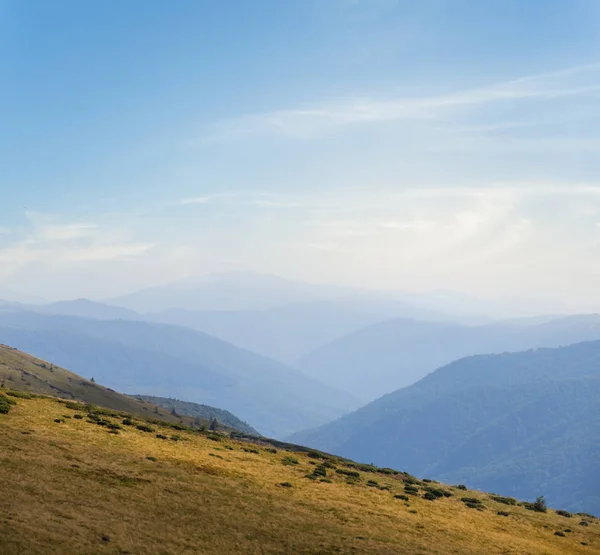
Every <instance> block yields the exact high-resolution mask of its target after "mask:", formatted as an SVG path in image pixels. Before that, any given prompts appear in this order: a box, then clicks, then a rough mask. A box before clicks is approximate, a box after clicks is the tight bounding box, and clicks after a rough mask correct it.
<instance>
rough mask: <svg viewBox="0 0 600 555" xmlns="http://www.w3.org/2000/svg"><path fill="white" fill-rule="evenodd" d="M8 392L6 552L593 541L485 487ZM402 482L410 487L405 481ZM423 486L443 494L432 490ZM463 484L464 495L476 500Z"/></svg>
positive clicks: (543, 547) (3, 476) (466, 548)
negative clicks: (148, 426)
mask: <svg viewBox="0 0 600 555" xmlns="http://www.w3.org/2000/svg"><path fill="white" fill-rule="evenodd" d="M0 395H2V394H1V393H0ZM11 399H12V397H11ZM15 401H16V405H13V406H12V407H11V410H10V411H9V412H8V414H0V483H2V492H1V494H0V525H1V527H2V534H1V535H0V552H1V553H3V554H4V555H12V554H20V553H28V554H37V553H43V554H52V553H57V554H62V553H73V554H79V553H82V554H83V553H85V554H96V553H99V554H101V553H121V554H123V553H129V554H141V553H144V554H149V555H152V554H162V553H203V554H212V553H214V554H220V555H221V554H227V553H247V554H253V553H257V554H258V553H261V554H263V553H306V554H308V553H311V554H312V553H323V554H324V553H379V554H392V553H394V554H396V553H403V554H409V555H410V554H417V553H419V554H446V553H472V554H480V553H486V554H494V553H503V554H517V553H519V554H529V553H531V554H534V553H535V554H548V555H550V554H556V555H558V554H565V553H597V552H598V549H599V548H600V522H599V521H598V520H597V519H595V518H593V517H591V516H585V515H581V516H571V517H570V518H568V517H565V516H561V515H559V514H557V513H556V512H555V511H552V510H549V511H548V512H546V513H537V512H533V511H530V510H527V509H526V508H525V507H524V506H521V505H506V504H504V503H502V502H499V501H497V500H494V499H492V497H491V496H490V495H488V494H485V493H481V492H473V491H463V490H461V489H458V488H452V487H448V486H442V485H440V484H432V483H425V482H420V481H415V480H414V479H412V478H411V477H410V476H408V475H405V474H402V473H396V474H392V473H391V471H389V470H388V471H385V470H382V469H376V468H374V467H366V466H360V465H354V464H353V463H350V462H349V461H344V460H340V459H337V458H334V457H329V456H324V455H320V454H317V453H305V452H298V453H296V452H294V453H290V452H288V451H282V450H281V449H277V450H276V449H273V448H272V447H271V446H270V445H269V444H267V443H258V444H252V443H248V442H245V441H240V440H235V439H232V438H229V437H227V436H226V435H220V434H211V433H208V432H204V433H202V432H199V431H196V432H194V431H191V430H183V431H182V430H177V431H175V430H173V429H172V428H170V427H167V426H163V427H158V426H156V425H154V430H152V431H146V432H144V431H142V430H140V429H138V428H137V427H136V424H137V425H140V426H142V428H143V426H144V424H143V423H142V422H140V421H139V420H136V421H135V422H134V423H133V424H134V425H133V426H124V425H122V424H121V422H122V419H123V416H124V415H123V414H119V413H116V412H115V413H112V415H111V414H107V412H106V411H104V412H101V413H100V414H101V417H102V419H103V421H104V422H105V424H104V425H102V426H98V425H97V420H95V419H97V418H98V416H97V415H96V414H95V413H94V412H93V411H92V412H91V413H89V414H86V413H87V412H88V411H89V410H90V409H89V408H88V407H84V406H83V405H81V406H77V405H75V404H73V403H67V402H65V401H61V400H57V399H54V398H48V397H40V398H34V399H23V398H17V399H16V400H15ZM76 415H77V416H78V417H80V418H75V416H76ZM109 425H110V426H112V427H113V428H114V427H120V428H122V429H120V430H119V429H112V430H111V429H110V426H109ZM115 432H116V433H115ZM157 434H159V435H161V436H162V437H163V439H161V438H159V437H157ZM338 471H341V472H342V473H340V472H338ZM348 473H357V475H358V478H352V476H349V475H348ZM307 475H309V476H312V478H307V477H306V476H307ZM321 480H325V481H321ZM411 485H412V487H413V488H415V489H417V494H416V495H413V494H410V493H406V488H407V487H408V488H409V489H410V487H411ZM428 488H429V489H431V491H437V490H443V491H445V492H447V493H450V494H452V496H451V497H444V496H442V497H440V498H436V499H435V500H432V501H430V500H427V499H426V498H424V494H425V493H426V492H427V489H428ZM396 495H400V496H405V497H406V499H407V500H406V501H405V500H404V499H402V498H397V497H395V496H396ZM433 497H435V496H433ZM462 497H464V498H473V499H474V500H475V502H473V501H471V500H469V501H468V502H469V503H470V504H471V505H472V506H473V508H470V507H468V506H467V504H466V503H465V502H463V501H461V498H462ZM505 501H506V500H505ZM478 507H479V510H478ZM498 511H504V512H506V513H508V516H502V515H499V514H497V513H498ZM582 522H584V523H586V524H580V523H582ZM557 533H558V534H557Z"/></svg>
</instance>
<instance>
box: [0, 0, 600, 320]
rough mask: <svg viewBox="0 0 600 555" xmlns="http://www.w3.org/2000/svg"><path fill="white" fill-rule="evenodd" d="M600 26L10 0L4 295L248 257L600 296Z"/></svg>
mask: <svg viewBox="0 0 600 555" xmlns="http://www.w3.org/2000/svg"><path fill="white" fill-rule="evenodd" d="M599 27H600V3H598V2H596V1H593V0H587V1H578V0H573V1H567V0H560V1H559V0H529V1H527V2H523V1H522V0H521V1H512V0H504V1H500V0H497V1H489V2H479V1H476V0H437V1H434V0H422V1H419V2H411V1H402V0H397V1H395V0H370V1H367V0H328V1H325V0H314V1H312V0H302V1H300V0H298V1H293V0H289V1H285V2H283V1H275V0H273V1H261V0H256V1H254V2H246V1H242V0H239V1H232V0H230V1H228V0H223V1H219V2H213V1H210V2H209V1H185V0H178V1H177V2H166V1H164V0H163V1H153V0H144V1H141V0H129V1H128V2H117V1H113V0H104V1H88V2H80V1H77V0H73V1H63V0H55V1H53V2H46V1H41V0H40V1H35V0H28V1H26V2H22V1H13V0H0V83H1V84H2V87H1V88H0V120H1V123H0V193H1V197H0V198H1V199H2V205H3V208H4V210H2V219H1V220H0V292H1V291H2V288H3V287H4V288H5V289H13V290H14V289H16V290H19V291H22V292H23V293H27V294H38V295H42V296H44V297H47V298H67V297H75V296H90V297H95V298H103V297H108V296H111V295H116V294H119V293H124V292H127V291H130V290H133V289H136V288H138V287H144V286H148V285H153V284H158V283H165V282H168V281H171V280H177V279H184V278H186V277H189V276H192V275H198V274H203V273H206V272H213V271H224V270H229V269H245V270H255V271H264V272H271V273H276V274H279V275H284V276H288V277H297V278H300V279H307V280H311V281H327V282H336V283H344V284H349V285H358V286H367V287H373V288H386V289H392V288H398V289H408V290H417V289H429V288H431V289H436V288H449V289H456V290H460V291H465V292H472V293H475V294H478V295H484V296H503V295H506V296H539V297H541V298H544V299H556V300H560V302H561V304H564V303H565V302H567V303H570V304H571V305H572V306H573V307H577V308H578V309H579V308H581V309H584V308H590V309H592V308H593V309H597V310H600V293H597V292H596V291H599V290H600V289H599V288H598V282H599V279H600V256H598V255H599V254H600V243H599V241H600V157H599V156H598V153H599V150H600V136H599V134H600V133H599V131H598V129H600V126H599V125H598V124H599V122H600V103H599V102H598V100H599V99H600V43H599V40H598V37H599V36H600V33H599V32H598V31H599V30H600V29H599ZM549 307H550V305H549Z"/></svg>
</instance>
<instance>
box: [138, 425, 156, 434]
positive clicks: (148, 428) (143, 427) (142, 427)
mask: <svg viewBox="0 0 600 555" xmlns="http://www.w3.org/2000/svg"><path fill="white" fill-rule="evenodd" d="M136 428H137V429H138V430H139V431H140V432H153V431H154V428H152V427H151V426H146V424H139V425H138V426H136Z"/></svg>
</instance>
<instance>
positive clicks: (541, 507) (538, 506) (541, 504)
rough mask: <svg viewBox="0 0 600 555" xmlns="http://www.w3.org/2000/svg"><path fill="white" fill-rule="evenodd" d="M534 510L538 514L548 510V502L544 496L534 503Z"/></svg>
mask: <svg viewBox="0 0 600 555" xmlns="http://www.w3.org/2000/svg"><path fill="white" fill-rule="evenodd" d="M533 510H534V511H536V512H538V513H545V512H546V511H547V510H548V507H547V506H546V500H545V499H544V496H543V495H540V496H539V497H538V498H537V499H536V500H535V502H534V503H533Z"/></svg>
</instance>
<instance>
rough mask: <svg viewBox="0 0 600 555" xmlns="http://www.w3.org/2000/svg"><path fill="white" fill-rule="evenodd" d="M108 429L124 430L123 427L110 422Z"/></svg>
mask: <svg viewBox="0 0 600 555" xmlns="http://www.w3.org/2000/svg"><path fill="white" fill-rule="evenodd" d="M106 427H107V428H108V429H109V430H122V429H123V426H120V425H119V424H113V423H112V422H109V423H108V424H107V425H106Z"/></svg>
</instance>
